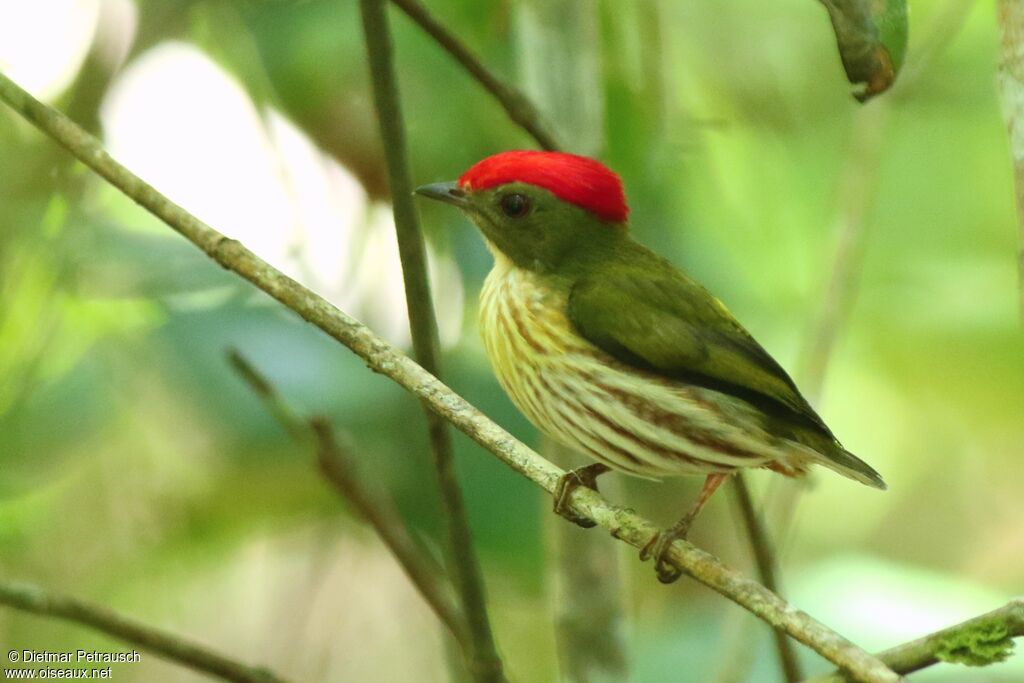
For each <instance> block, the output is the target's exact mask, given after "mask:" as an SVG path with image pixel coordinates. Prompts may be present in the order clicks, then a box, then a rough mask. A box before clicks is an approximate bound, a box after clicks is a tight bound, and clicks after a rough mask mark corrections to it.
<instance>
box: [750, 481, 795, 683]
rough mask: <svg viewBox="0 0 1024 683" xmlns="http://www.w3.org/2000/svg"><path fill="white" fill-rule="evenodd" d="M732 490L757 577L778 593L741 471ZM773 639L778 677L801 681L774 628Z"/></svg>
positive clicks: (790, 653) (767, 549)
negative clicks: (752, 551)
mask: <svg viewBox="0 0 1024 683" xmlns="http://www.w3.org/2000/svg"><path fill="white" fill-rule="evenodd" d="M732 491H733V493H734V494H735V495H736V505H737V507H739V509H740V516H741V517H742V518H743V526H744V527H745V528H746V530H747V535H748V536H749V540H750V547H751V548H753V550H754V564H755V565H756V566H757V573H758V576H760V577H761V582H762V583H763V584H764V585H765V588H767V589H768V590H770V591H771V592H773V593H775V594H776V595H778V594H779V580H778V576H777V575H776V572H775V556H774V555H773V553H772V544H771V542H770V541H769V540H768V534H767V533H766V532H765V530H764V526H763V525H762V524H761V520H760V518H759V517H758V516H757V512H755V510H754V502H753V500H751V497H750V489H749V488H748V487H747V480H746V479H745V478H744V477H743V473H742V472H737V473H736V474H735V475H733V477H732ZM772 635H773V636H774V637H775V649H776V650H777V651H778V653H779V666H780V667H782V675H783V677H784V678H785V679H786V683H796V681H799V680H800V679H801V678H803V673H802V672H801V671H800V662H799V660H798V659H797V658H796V652H795V651H794V650H793V643H792V642H790V640H789V638H787V637H786V634H785V633H784V632H783V631H782V630H780V629H778V628H775V629H772Z"/></svg>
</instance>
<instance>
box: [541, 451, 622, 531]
mask: <svg viewBox="0 0 1024 683" xmlns="http://www.w3.org/2000/svg"><path fill="white" fill-rule="evenodd" d="M608 469H609V468H608V466H607V465H602V464H601V463H599V462H596V463H594V464H592V465H587V466H585V467H577V468H576V469H574V470H569V471H568V472H566V473H565V474H563V475H562V476H561V477H559V479H558V484H556V485H555V494H554V495H555V506H554V509H555V514H557V515H561V516H562V517H565V518H566V519H567V520H569V521H570V522H572V523H573V524H576V525H578V526H581V527H583V528H584V529H590V528H591V527H594V526H597V524H596V522H594V521H593V520H590V519H587V518H586V517H581V516H580V515H577V514H576V513H575V512H573V511H572V510H571V509H570V508H569V496H570V494H572V492H573V491H574V490H576V488H578V487H580V486H586V487H587V488H588V489H594V490H595V491H596V490H597V478H598V477H599V476H601V475H602V474H604V473H605V472H607V471H608Z"/></svg>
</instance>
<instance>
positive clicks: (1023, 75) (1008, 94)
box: [998, 0, 1024, 322]
mask: <svg viewBox="0 0 1024 683" xmlns="http://www.w3.org/2000/svg"><path fill="white" fill-rule="evenodd" d="M998 16H999V33H1000V37H1001V41H1000V43H1001V48H1002V49H1001V53H1000V58H999V72H998V73H999V94H1000V96H1001V97H1002V100H1003V117H1004V118H1005V120H1006V128H1007V131H1008V132H1009V135H1010V155H1011V157H1012V158H1013V181H1014V188H1015V193H1014V194H1015V199H1016V203H1017V230H1018V233H1019V235H1020V237H1019V240H1020V241H1019V243H1018V244H1019V247H1018V253H1017V260H1018V269H1019V270H1018V273H1019V280H1018V285H1017V286H1018V291H1019V297H1020V300H1019V313H1020V319H1021V321H1022V322H1024V4H1022V3H1021V2H1020V1H1019V0H999V15H998Z"/></svg>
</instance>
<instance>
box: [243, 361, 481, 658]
mask: <svg viewBox="0 0 1024 683" xmlns="http://www.w3.org/2000/svg"><path fill="white" fill-rule="evenodd" d="M228 361H229V362H230V363H231V366H232V367H233V368H234V369H235V371H236V372H238V374H239V375H240V376H241V377H242V379H243V380H245V382H246V384H248V385H249V388H251V389H252V390H253V392H255V393H256V395H257V396H259V398H260V400H261V401H262V402H263V404H264V405H265V406H266V407H267V410H268V411H270V413H271V414H272V415H273V416H274V417H275V418H277V421H278V422H279V423H280V424H281V426H282V427H283V428H284V429H285V431H287V432H288V434H289V435H290V436H291V437H292V438H293V439H294V440H295V441H297V442H298V443H299V444H302V445H315V446H316V449H317V454H318V460H319V464H320V469H321V471H322V472H323V475H324V477H325V478H326V479H327V480H328V481H329V482H330V483H331V484H332V485H333V486H334V488H335V489H337V491H338V493H340V494H341V495H342V497H343V498H345V500H347V501H348V502H349V503H350V504H351V505H352V507H354V508H355V509H356V512H358V513H359V515H360V516H362V518H363V519H365V520H366V521H367V522H368V523H369V524H370V526H372V527H373V529H374V531H376V532H377V535H378V536H380V539H381V540H382V541H383V542H384V545H386V546H387V548H388V550H390V551H391V554H392V555H394V556H395V559H396V560H397V561H398V564H399V565H401V567H402V569H403V570H404V571H405V574H406V576H408V577H409V580H410V581H412V583H413V585H414V586H416V588H417V590H419V592H420V594H421V595H422V596H423V599H424V600H426V602H427V604H428V605H429V606H430V608H431V609H432V610H434V614H436V615H437V618H438V619H440V620H441V623H442V624H444V625H445V626H446V627H447V628H448V630H449V631H450V632H451V634H452V636H454V637H455V640H456V641H457V642H458V643H459V645H460V647H461V648H462V651H463V654H464V655H465V658H466V663H467V665H468V664H469V663H470V662H469V654H470V652H471V650H472V648H471V642H470V640H469V633H468V632H467V631H466V623H465V620H464V618H463V616H462V613H461V610H460V609H459V606H458V605H457V604H456V603H455V601H454V600H453V598H452V589H451V584H450V583H449V581H448V577H447V576H446V575H445V572H444V569H443V568H442V567H440V566H438V564H437V563H436V562H434V559H433V557H431V556H430V555H429V554H428V553H426V552H424V551H423V550H422V549H421V548H420V546H419V544H418V543H417V542H416V541H415V540H414V539H413V536H412V534H410V533H409V530H408V527H407V526H406V525H405V523H404V522H403V521H402V517H401V515H399V514H398V510H397V509H396V507H395V504H394V501H392V500H391V498H390V497H388V496H387V495H386V494H384V493H383V492H380V491H377V490H374V488H373V487H371V486H370V485H369V483H368V482H366V481H363V480H362V479H360V477H359V474H358V468H357V467H356V464H355V463H354V462H353V460H352V457H351V456H350V455H349V452H348V449H345V448H342V447H341V446H340V445H339V444H338V443H337V440H336V439H335V437H334V433H333V430H331V427H330V424H329V423H328V422H327V420H325V419H324V418H319V417H318V418H313V419H312V420H309V421H306V420H303V419H302V418H301V417H299V416H298V414H297V413H296V412H295V411H294V410H292V408H291V407H290V406H289V405H288V404H287V403H286V402H285V401H284V399H282V398H281V395H280V394H279V393H278V392H277V390H276V389H275V388H274V386H273V385H272V384H271V383H270V380H268V379H267V378H266V377H265V376H264V375H263V374H262V373H260V371H259V370H257V369H256V368H255V367H254V366H253V365H252V364H251V363H250V362H249V361H248V360H247V359H246V358H245V357H244V356H243V355H242V354H241V353H239V352H238V350H237V349H229V350H228Z"/></svg>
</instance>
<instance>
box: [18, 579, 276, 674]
mask: <svg viewBox="0 0 1024 683" xmlns="http://www.w3.org/2000/svg"><path fill="white" fill-rule="evenodd" d="M0 604H2V605H7V606H8V607H13V608H14V609H19V610H22V611H24V612H31V613H32V614H38V615H40V616H44V617H55V618H58V619H66V620H67V621H73V622H75V623H78V624H82V625H83V626H89V627H91V628H94V629H96V630H97V631H102V632H103V633H106V634H107V635H110V636H113V637H114V638H117V639H118V640H123V641H124V642H126V643H131V644H132V645H135V646H138V647H139V648H141V649H143V650H145V651H147V652H152V653H153V654H155V655H157V656H158V657H161V658H163V659H166V660H168V661H171V662H175V663H176V664H181V665H182V666H185V667H188V668H189V669H193V670H195V671H202V672H204V673H207V674H210V675H211V676H216V677H217V678H222V679H224V680H225V681H233V682H234V683H286V681H285V679H283V678H281V677H279V676H278V675H276V674H275V673H273V672H271V671H269V670H267V669H263V668H259V667H253V666H249V665H247V664H242V663H241V662H237V661H235V660H233V659H230V658H228V657H225V656H224V655H222V654H220V653H217V652H214V651H213V650H210V649H208V648H206V647H205V646H204V645H200V644H199V643H197V642H195V641H193V640H189V639H188V638H184V637H182V636H178V635H175V634H172V633H168V632H167V631H162V630H160V629H157V628H155V627H153V626H149V625H147V624H143V623H142V622H139V621H136V620H134V619H132V618H130V617H126V616H124V615H122V614H118V613H117V612H115V611H113V610H111V609H108V608H106V607H104V606H102V605H95V604H92V603H88V602H85V601H84V600H78V599H76V598H72V597H68V596H66V595H58V594H56V593H49V592H47V591H44V590H43V589H42V588H39V587H38V586H33V585H30V584H25V583H17V582H14V581H0Z"/></svg>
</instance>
